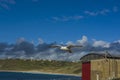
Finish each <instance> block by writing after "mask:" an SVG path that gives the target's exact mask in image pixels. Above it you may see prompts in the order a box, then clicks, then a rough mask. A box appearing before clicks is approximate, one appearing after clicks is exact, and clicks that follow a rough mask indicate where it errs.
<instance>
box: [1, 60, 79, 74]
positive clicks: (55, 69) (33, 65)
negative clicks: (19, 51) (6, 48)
mask: <svg viewBox="0 0 120 80" xmlns="http://www.w3.org/2000/svg"><path fill="white" fill-rule="evenodd" d="M0 70H11V71H37V72H47V73H62V74H75V75H80V74H81V62H65V61H48V60H45V61H43V60H39V61H37V60H33V61H31V60H20V59H6V60H0Z"/></svg>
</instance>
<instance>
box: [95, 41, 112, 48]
mask: <svg viewBox="0 0 120 80" xmlns="http://www.w3.org/2000/svg"><path fill="white" fill-rule="evenodd" d="M93 47H103V48H109V47H110V43H108V42H105V41H102V40H99V41H96V40H94V42H93Z"/></svg>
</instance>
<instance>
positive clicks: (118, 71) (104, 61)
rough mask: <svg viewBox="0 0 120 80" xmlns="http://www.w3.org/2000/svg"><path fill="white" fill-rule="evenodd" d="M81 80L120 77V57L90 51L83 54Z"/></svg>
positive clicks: (105, 79)
mask: <svg viewBox="0 0 120 80" xmlns="http://www.w3.org/2000/svg"><path fill="white" fill-rule="evenodd" d="M80 60H81V61H82V80H112V79H114V78H120V57H113V56H111V55H109V54H97V53H90V54H87V55H85V56H83V57H82V58H81V59H80Z"/></svg>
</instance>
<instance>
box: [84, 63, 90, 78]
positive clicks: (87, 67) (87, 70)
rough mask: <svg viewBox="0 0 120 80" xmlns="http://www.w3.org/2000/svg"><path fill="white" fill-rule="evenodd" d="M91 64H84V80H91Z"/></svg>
mask: <svg viewBox="0 0 120 80" xmlns="http://www.w3.org/2000/svg"><path fill="white" fill-rule="evenodd" d="M90 68H91V65H90V62H84V63H82V80H90V75H91V74H90Z"/></svg>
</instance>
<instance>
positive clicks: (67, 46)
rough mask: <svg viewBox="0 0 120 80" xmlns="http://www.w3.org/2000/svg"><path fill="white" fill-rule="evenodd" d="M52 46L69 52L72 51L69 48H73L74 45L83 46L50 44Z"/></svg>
mask: <svg viewBox="0 0 120 80" xmlns="http://www.w3.org/2000/svg"><path fill="white" fill-rule="evenodd" d="M51 47H52V48H59V49H60V50H63V51H67V52H69V53H72V50H71V48H74V47H83V46H81V45H66V46H62V45H52V46H51Z"/></svg>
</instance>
